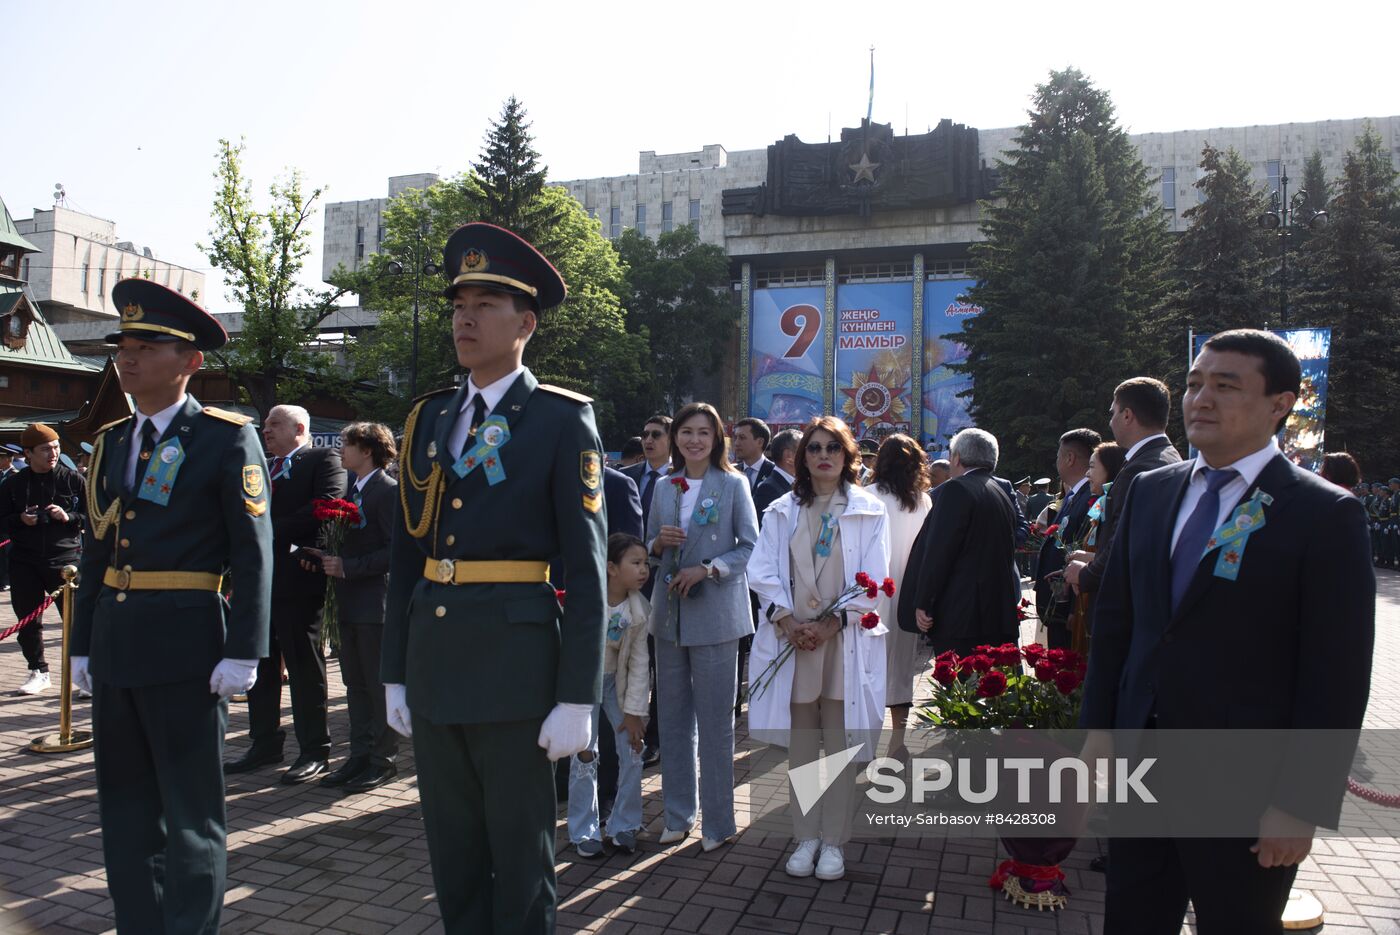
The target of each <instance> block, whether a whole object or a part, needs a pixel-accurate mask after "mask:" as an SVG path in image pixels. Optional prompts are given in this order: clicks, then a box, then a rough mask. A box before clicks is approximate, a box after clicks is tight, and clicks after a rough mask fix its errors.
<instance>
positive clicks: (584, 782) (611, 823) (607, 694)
mask: <svg viewBox="0 0 1400 935" xmlns="http://www.w3.org/2000/svg"><path fill="white" fill-rule="evenodd" d="M648 573H649V569H648V567H647V551H646V546H644V545H642V542H641V540H640V539H638V538H637V537H635V536H629V535H627V534H626V533H614V534H613V535H611V536H609V537H608V633H607V643H606V646H605V649H604V654H603V702H602V705H601V708H602V710H603V711H604V712H605V713H606V714H607V716H608V721H609V722H610V723H611V724H613V725H619V724H620V725H621V727H620V728H619V729H618V731H617V733H618V737H617V760H618V767H617V799H616V800H615V801H614V803H613V810H612V814H611V815H610V816H609V817H608V827H607V836H608V837H610V838H612V841H613V844H615V845H616V846H617V847H618V849H619V850H622V851H625V852H626V853H628V854H630V853H632V852H633V851H635V850H636V849H637V830H638V829H639V828H641V826H642V734H643V732H644V731H645V729H646V723H645V720H644V718H645V717H646V715H647V701H648V693H649V691H650V686H649V684H648V681H647V620H648V619H649V618H650V616H651V609H650V607H649V606H648V604H647V599H646V598H645V597H643V596H642V594H641V588H642V585H644V584H646V582H647V575H648ZM598 710H599V709H598V708H597V707H595V708H594V709H593V739H592V741H591V742H590V743H589V748H588V749H587V750H585V751H583V752H582V753H579V754H577V755H576V756H574V757H573V760H572V762H571V763H570V766H569V841H570V843H572V844H573V845H574V846H575V848H576V849H577V850H578V854H579V856H580V857H597V856H599V855H601V854H602V853H603V833H602V830H601V829H600V828H599V827H598V762H597V761H598Z"/></svg>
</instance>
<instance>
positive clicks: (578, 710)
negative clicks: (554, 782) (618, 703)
mask: <svg viewBox="0 0 1400 935" xmlns="http://www.w3.org/2000/svg"><path fill="white" fill-rule="evenodd" d="M592 734H593V706H592V705H591V704H563V703H562V702H561V703H560V704H556V705H555V706H554V710H553V711H551V712H549V716H548V717H546V718H545V719H544V723H543V724H541V725H540V739H539V745H540V746H541V747H544V752H545V755H546V756H548V757H549V758H550V760H562V759H563V758H564V757H566V756H573V755H574V754H575V753H581V752H582V751H584V750H587V749H588V741H589V740H590V739H592Z"/></svg>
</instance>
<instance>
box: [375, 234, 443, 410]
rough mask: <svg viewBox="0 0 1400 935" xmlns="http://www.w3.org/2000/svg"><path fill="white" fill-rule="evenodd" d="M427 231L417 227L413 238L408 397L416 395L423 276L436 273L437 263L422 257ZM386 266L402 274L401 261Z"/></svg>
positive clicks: (392, 261) (392, 271) (425, 245)
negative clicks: (411, 341) (410, 355)
mask: <svg viewBox="0 0 1400 935" xmlns="http://www.w3.org/2000/svg"><path fill="white" fill-rule="evenodd" d="M427 233H428V232H427V230H426V225H425V226H424V227H420V228H419V229H418V234H417V236H415V237H414V238H413V358H412V363H411V364H410V367H409V377H408V395H409V398H410V399H412V398H413V397H415V396H417V395H418V302H419V299H420V298H421V296H422V286H423V277H424V276H436V275H437V274H438V265H437V264H436V263H434V262H433V261H432V260H425V259H424V250H425V249H426V248H427V242H426V240H425V238H426V236H427ZM387 268H388V271H389V273H390V275H393V276H401V275H403V263H401V262H399V261H398V260H390V261H389V262H388V264H387Z"/></svg>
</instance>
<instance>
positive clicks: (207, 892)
mask: <svg viewBox="0 0 1400 935" xmlns="http://www.w3.org/2000/svg"><path fill="white" fill-rule="evenodd" d="M112 305H113V307H114V308H117V309H120V310H121V328H120V330H119V331H118V332H117V333H116V334H111V335H108V336H107V340H108V342H110V343H114V344H116V345H117V351H116V369H117V377H118V379H120V381H121V388H122V390H123V391H124V392H126V393H128V394H130V396H131V398H132V399H133V400H134V401H135V403H136V412H135V413H134V414H133V415H131V416H129V417H127V418H125V419H120V420H118V421H116V422H113V423H111V424H110V425H105V426H103V427H102V428H101V429H100V430H99V431H98V433H97V440H96V445H95V446H94V449H93V457H92V463H91V466H90V470H89V472H88V478H87V490H86V495H87V498H86V510H85V512H86V514H87V523H86V524H85V531H84V542H83V554H82V561H81V565H80V568H81V575H80V576H79V579H78V580H79V582H80V584H79V587H78V593H77V596H76V598H75V600H74V606H73V630H72V639H71V643H70V646H71V652H72V658H71V659H70V671H71V673H72V678H73V682H74V684H76V685H77V686H78V688H79V689H81V690H85V691H90V692H92V695H93V699H92V727H93V735H94V745H93V751H94V762H95V763H96V766H97V803H98V813H99V816H100V818H101V822H102V852H103V857H104V858H105V862H106V866H107V888H108V889H109V890H111V893H112V903H113V906H114V907H115V910H116V927H117V931H118V932H120V933H122V935H127V933H131V935H148V933H169V935H174V933H176V932H182V933H183V932H189V933H198V935H216V933H217V932H218V931H219V916H220V913H221V912H222V909H223V903H224V880H225V876H226V870H227V861H228V847H227V833H226V815H225V808H224V775H223V768H222V767H223V762H222V761H223V748H224V731H225V730H226V729H227V728H228V701H227V699H228V698H229V697H230V696H231V695H234V694H236V693H238V692H244V691H247V690H248V688H249V687H250V686H251V685H253V680H254V679H255V678H256V677H257V668H258V665H257V660H258V657H260V656H262V655H264V654H265V653H266V652H267V639H268V624H267V618H268V599H269V593H270V588H271V583H272V523H271V522H270V519H271V518H270V516H269V515H268V502H267V501H268V495H267V494H268V491H267V482H266V481H267V478H266V472H265V465H264V462H263V455H262V449H261V447H260V446H259V445H258V437H257V433H255V432H254V431H253V429H252V427H251V426H250V425H249V424H248V423H249V422H250V421H251V420H250V419H249V418H248V417H247V416H244V415H240V414H238V413H236V412H225V411H224V410H221V409H214V408H212V407H207V406H202V405H200V404H199V403H198V402H197V401H196V400H195V398H194V397H193V396H190V395H189V394H188V393H187V392H186V389H187V387H188V384H189V380H190V377H192V376H193V375H194V374H195V373H196V372H197V371H198V370H199V368H200V366H201V364H202V363H203V362H204V354H203V351H208V350H214V349H215V348H218V347H221V346H222V345H223V344H224V342H225V341H226V340H228V336H227V335H226V334H225V333H224V329H223V328H222V327H221V326H220V325H219V323H218V322H217V321H215V320H214V318H213V317H211V316H210V315H208V314H206V313H205V311H204V310H203V309H201V308H200V307H199V306H197V305H195V304H194V303H193V302H191V301H190V300H189V299H187V298H185V297H184V296H183V295H180V294H179V293H178V292H175V291H174V290H173V289H167V288H165V287H164V286H161V285H157V284H156V283H154V282H151V281H149V280H146V279H124V280H122V281H121V282H118V283H117V284H116V285H115V286H113V288H112ZM225 584H227V586H229V587H231V588H232V590H233V593H234V594H236V595H237V596H236V597H235V598H234V600H233V601H232V602H228V601H225V600H224V598H223V597H222V596H221V594H220V590H221V588H222V587H224V586H225ZM66 688H67V687H66V686H65V690H66Z"/></svg>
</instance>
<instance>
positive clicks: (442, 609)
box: [433, 604, 447, 617]
mask: <svg viewBox="0 0 1400 935" xmlns="http://www.w3.org/2000/svg"><path fill="white" fill-rule="evenodd" d="M433 613H435V614H437V615H438V616H439V617H446V616H447V608H446V607H443V606H442V605H441V604H439V605H438V609H437V610H435V611H433Z"/></svg>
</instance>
